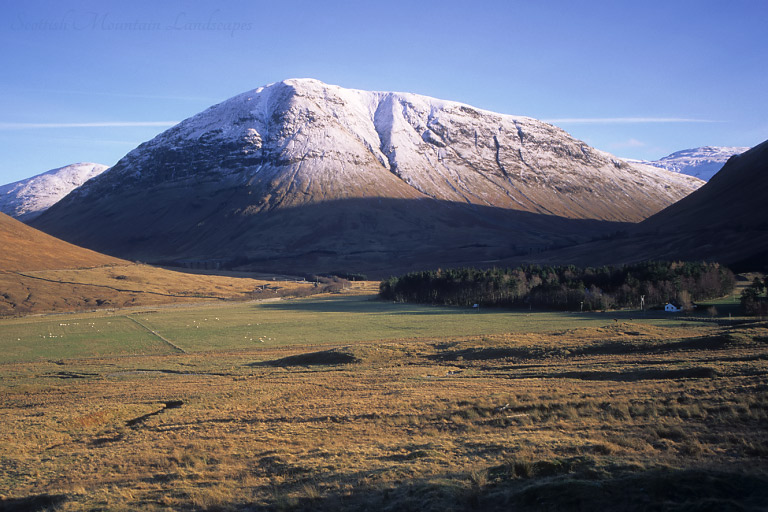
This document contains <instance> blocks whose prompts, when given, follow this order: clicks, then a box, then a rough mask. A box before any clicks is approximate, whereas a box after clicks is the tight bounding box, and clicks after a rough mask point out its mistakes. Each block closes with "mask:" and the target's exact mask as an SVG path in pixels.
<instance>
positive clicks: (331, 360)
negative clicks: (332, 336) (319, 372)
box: [249, 350, 360, 367]
mask: <svg viewBox="0 0 768 512" xmlns="http://www.w3.org/2000/svg"><path fill="white" fill-rule="evenodd" d="M359 362H360V360H359V359H358V358H357V357H355V356H354V355H353V354H350V353H348V352H343V351H339V350H322V351H320V352H310V353H308V354H297V355H295V356H288V357H282V358H280V359H275V360H273V361H261V362H258V363H251V364H250V365H249V366H282V367H286V366H315V365H318V366H335V365H339V364H352V363H359Z"/></svg>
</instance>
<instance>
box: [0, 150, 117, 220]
mask: <svg viewBox="0 0 768 512" xmlns="http://www.w3.org/2000/svg"><path fill="white" fill-rule="evenodd" d="M107 169H108V167H107V166H106V165H101V164H94V163H78V164H72V165H67V166H65V167H59V168H58V169H52V170H50V171H47V172H44V173H42V174H38V175H37V176H33V177H32V178H27V179H25V180H21V181H17V182H15V183H10V184H8V185H3V186H0V212H3V213H5V214H7V215H10V216H11V217H15V218H17V219H19V220H22V221H30V220H32V219H34V218H35V217H37V216H38V215H40V214H41V213H43V212H44V211H45V210H47V209H48V208H50V207H51V206H52V205H54V204H55V203H57V202H58V201H59V200H61V198H62V197H64V196H66V195H67V194H69V193H70V192H72V190H74V189H76V188H77V187H79V186H80V185H82V184H83V183H85V182H86V181H88V180H89V179H91V178H93V177H94V176H98V175H99V174H101V173H102V172H104V171H106V170H107Z"/></svg>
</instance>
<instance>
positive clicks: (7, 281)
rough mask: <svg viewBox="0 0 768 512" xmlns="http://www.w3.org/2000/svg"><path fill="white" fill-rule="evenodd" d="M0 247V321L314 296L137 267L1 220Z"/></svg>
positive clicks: (285, 286)
mask: <svg viewBox="0 0 768 512" xmlns="http://www.w3.org/2000/svg"><path fill="white" fill-rule="evenodd" d="M0 247H2V248H3V250H2V251H0V317H2V316H14V315H25V314H30V313H45V312H54V311H57V312H63V311H78V310H88V309H99V308H101V309H105V308H120V307H128V306H141V305H153V304H168V303H180V302H201V301H210V300H224V299H248V298H269V297H275V296H281V295H285V294H308V293H314V292H316V291H318V288H315V287H314V286H313V285H312V284H308V283H304V284H299V283H295V282H290V281H286V280H284V279H283V280H282V281H276V280H272V279H269V280H267V279H252V278H244V277H227V276H213V275H193V274H188V273H183V272H174V271H171V270H165V269H161V268H156V267H150V266H147V265H139V264H135V263H132V262H129V261H125V260H121V259H118V258H113V257H111V256H107V255H104V254H99V253H97V252H93V251H90V250H87V249H83V248H81V247H77V246H75V245H72V244H69V243H66V242H63V241H61V240H59V239H56V238H53V237H51V236H49V235H46V234H45V233H42V232H40V231H37V230H35V229H33V228H31V227H29V226H27V225H25V224H22V223H21V222H18V221H16V220H14V219H12V218H11V217H8V216H7V215H4V214H0ZM320 289H321V288H320Z"/></svg>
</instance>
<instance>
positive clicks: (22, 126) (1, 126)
mask: <svg viewBox="0 0 768 512" xmlns="http://www.w3.org/2000/svg"><path fill="white" fill-rule="evenodd" d="M177 124H179V121H106V122H98V123H0V130H26V129H33V128H134V127H153V126H154V127H167V126H175V125H177Z"/></svg>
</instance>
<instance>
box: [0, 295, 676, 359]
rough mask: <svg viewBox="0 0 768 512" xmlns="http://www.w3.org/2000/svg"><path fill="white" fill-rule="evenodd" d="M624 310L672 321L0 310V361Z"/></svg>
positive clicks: (554, 326) (417, 310) (389, 332)
mask: <svg viewBox="0 0 768 512" xmlns="http://www.w3.org/2000/svg"><path fill="white" fill-rule="evenodd" d="M633 319H638V320H642V321H643V322H646V323H649V324H653V325H680V322H681V320H680V319H679V317H670V316H669V315H666V314H665V313H647V314H642V313H641V312H609V313H603V314H600V313H593V314H585V315H580V314H576V313H560V312H535V313H534V312H528V311H509V310H504V309H488V310H482V311H478V310H473V309H470V308H457V307H438V306H422V305H414V304H392V303H387V302H382V301H379V300H376V297H375V296H374V295H330V296H328V295H326V296H321V297H311V298H305V299H297V300H274V301H259V302H253V301H252V302H241V303H234V304H233V303H227V304H206V305H203V306H201V305H195V306H180V305H174V306H170V307H160V306H158V307H154V308H150V309H148V308H135V309H132V310H131V309H129V310H118V311H106V312H91V313H81V314H68V315H48V316H36V317H24V318H17V319H6V320H3V321H0V340H2V349H0V362H12V361H31V360H36V359H61V358H77V357H88V356H96V357H99V356H111V355H141V354H164V353H172V352H181V351H184V352H200V351H225V350H247V349H252V348H255V347H259V348H263V347H273V346H286V345H327V344H331V345H334V344H344V343H358V342H370V341H377V340H392V339H418V338H436V339H439V338H446V337H461V336H482V335H489V334H498V333H506V332H515V333H528V332H546V331H557V330H564V329H572V328H576V327H595V326H601V325H604V324H606V323H609V322H612V321H618V320H621V321H631V320H633ZM686 324H687V325H689V324H690V321H686ZM168 342H170V344H169V343H168ZM174 346H175V347H178V348H175V347H174ZM179 349H181V350H179Z"/></svg>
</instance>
